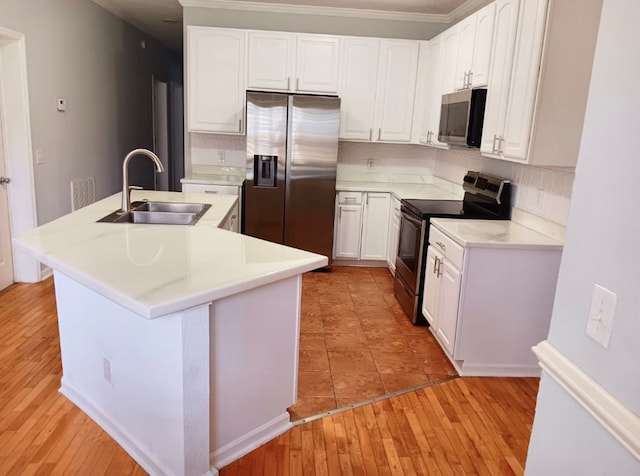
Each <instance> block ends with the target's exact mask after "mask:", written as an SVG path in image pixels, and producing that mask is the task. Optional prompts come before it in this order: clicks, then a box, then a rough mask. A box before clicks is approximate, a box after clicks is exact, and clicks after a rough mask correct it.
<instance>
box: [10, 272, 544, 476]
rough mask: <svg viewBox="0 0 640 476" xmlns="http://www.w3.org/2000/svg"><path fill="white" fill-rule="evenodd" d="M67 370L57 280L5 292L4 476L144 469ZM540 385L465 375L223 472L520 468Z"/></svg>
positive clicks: (301, 429) (296, 433)
mask: <svg viewBox="0 0 640 476" xmlns="http://www.w3.org/2000/svg"><path fill="white" fill-rule="evenodd" d="M60 378H61V366H60V349H59V343H58V332H57V323H56V314H55V298H54V292H53V280H51V279H49V280H47V281H45V282H44V283H40V284H18V285H13V286H11V287H10V288H8V289H7V290H5V291H2V292H0V475H14V474H15V475H21V474H42V475H62V474H64V475H74V474H78V475H130V474H144V471H143V470H142V468H140V467H139V466H138V465H137V464H136V463H135V461H133V460H132V459H131V458H130V457H129V456H128V455H127V454H126V453H125V452H124V450H123V449H122V448H120V447H119V446H118V445H117V444H116V443H115V442H114V441H113V440H112V439H111V438H110V437H109V436H108V435H107V434H106V433H105V432H104V431H102V430H101V429H100V428H99V427H98V426H97V425H96V424H95V423H94V422H93V421H92V420H91V419H90V418H89V417H87V416H86V415H84V413H82V412H81V411H80V410H78V409H77V408H76V407H75V406H74V405H73V404H71V403H70V402H69V401H68V400H66V399H65V397H63V396H62V395H61V394H60V393H58V392H57V389H58V387H59V383H60ZM537 386H538V380H537V379H507V378H500V379H483V378H468V379H467V378H458V379H455V380H452V381H449V382H446V383H443V384H439V385H435V386H433V387H428V388H425V389H422V390H418V391H413V392H410V393H406V394H404V395H400V396H396V397H393V398H389V399H385V400H382V401H379V402H376V403H373V404H369V405H366V406H362V407H358V408H355V409H352V410H348V411H344V412H341V413H338V414H335V415H332V416H329V417H325V418H322V419H317V420H315V421H313V422H310V423H305V424H302V425H299V426H296V427H294V428H293V429H292V430H290V431H289V432H287V433H285V434H283V435H281V436H280V437H279V438H276V439H274V440H272V441H271V442H269V443H267V444H266V445H263V446H262V447H260V448H258V449H256V450H255V451H253V452H252V453H250V454H249V455H247V456H245V457H244V458H241V459H240V460H238V461H236V462H234V463H232V464H230V465H229V466H227V467H226V468H223V469H222V471H221V474H222V475H223V476H228V475H262V474H265V475H272V474H282V475H287V474H289V475H314V474H327V475H330V476H333V475H338V474H344V475H347V474H362V475H370V474H371V475H375V474H380V475H387V474H407V475H408V474H490V475H494V474H522V472H523V469H522V468H523V466H524V462H525V459H526V451H527V445H528V441H529V435H530V432H531V425H532V422H533V412H534V408H535V398H536V394H537Z"/></svg>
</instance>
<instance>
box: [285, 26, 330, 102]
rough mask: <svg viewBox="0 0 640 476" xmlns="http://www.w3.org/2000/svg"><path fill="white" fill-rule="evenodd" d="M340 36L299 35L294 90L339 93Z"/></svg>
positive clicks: (297, 38)
mask: <svg viewBox="0 0 640 476" xmlns="http://www.w3.org/2000/svg"><path fill="white" fill-rule="evenodd" d="M339 61H340V38H339V37H337V36H326V35H297V37H296V79H295V84H294V85H292V87H293V90H294V91H300V92H319V93H333V94H337V93H338V78H339V70H338V68H339Z"/></svg>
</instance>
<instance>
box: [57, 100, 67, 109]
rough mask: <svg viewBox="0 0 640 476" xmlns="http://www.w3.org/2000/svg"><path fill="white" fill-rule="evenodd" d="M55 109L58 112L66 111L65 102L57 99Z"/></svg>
mask: <svg viewBox="0 0 640 476" xmlns="http://www.w3.org/2000/svg"><path fill="white" fill-rule="evenodd" d="M56 107H57V109H58V111H60V112H64V111H66V110H67V100H66V99H65V98H58V103H57V106H56Z"/></svg>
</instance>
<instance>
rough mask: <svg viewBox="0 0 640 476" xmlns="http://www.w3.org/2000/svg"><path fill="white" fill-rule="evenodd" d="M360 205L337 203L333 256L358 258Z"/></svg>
mask: <svg viewBox="0 0 640 476" xmlns="http://www.w3.org/2000/svg"><path fill="white" fill-rule="evenodd" d="M361 225H362V206H360V205H338V209H337V216H336V239H335V245H334V248H335V249H334V257H335V258H351V259H358V257H359V255H360V229H361Z"/></svg>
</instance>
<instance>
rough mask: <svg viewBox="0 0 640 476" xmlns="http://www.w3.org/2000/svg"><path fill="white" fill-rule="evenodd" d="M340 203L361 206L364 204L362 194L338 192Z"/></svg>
mask: <svg viewBox="0 0 640 476" xmlns="http://www.w3.org/2000/svg"><path fill="white" fill-rule="evenodd" d="M338 203H339V204H346V205H359V204H361V203H362V192H338Z"/></svg>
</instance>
